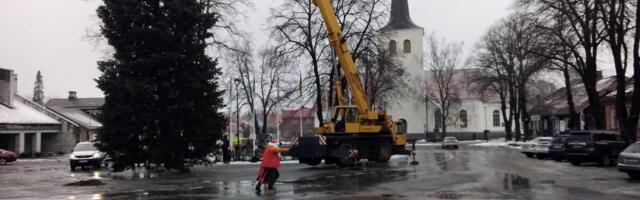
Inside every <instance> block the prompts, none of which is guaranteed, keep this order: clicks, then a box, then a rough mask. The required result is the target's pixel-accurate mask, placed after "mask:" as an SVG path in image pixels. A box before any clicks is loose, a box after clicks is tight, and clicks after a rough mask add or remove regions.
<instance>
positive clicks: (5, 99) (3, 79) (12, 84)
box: [0, 68, 18, 108]
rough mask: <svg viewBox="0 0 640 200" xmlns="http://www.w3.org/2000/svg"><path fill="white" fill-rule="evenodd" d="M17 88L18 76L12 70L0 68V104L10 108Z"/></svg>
mask: <svg viewBox="0 0 640 200" xmlns="http://www.w3.org/2000/svg"><path fill="white" fill-rule="evenodd" d="M17 88H18V76H17V75H15V74H14V73H13V70H9V69H2V68H0V104H3V105H5V106H8V107H11V108H12V107H13V99H14V98H15V95H16V91H17Z"/></svg>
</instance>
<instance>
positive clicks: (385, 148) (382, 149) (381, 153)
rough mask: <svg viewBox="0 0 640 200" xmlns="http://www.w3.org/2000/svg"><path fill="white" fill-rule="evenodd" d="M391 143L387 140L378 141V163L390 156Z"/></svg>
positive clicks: (384, 161)
mask: <svg viewBox="0 0 640 200" xmlns="http://www.w3.org/2000/svg"><path fill="white" fill-rule="evenodd" d="M391 151H392V150H391V144H389V142H380V143H378V159H377V161H378V162H380V163H386V162H388V161H389V159H390V158H391Z"/></svg>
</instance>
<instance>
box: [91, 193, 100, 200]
mask: <svg viewBox="0 0 640 200" xmlns="http://www.w3.org/2000/svg"><path fill="white" fill-rule="evenodd" d="M91 200H102V194H92V195H91Z"/></svg>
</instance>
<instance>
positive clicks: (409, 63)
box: [381, 0, 426, 134]
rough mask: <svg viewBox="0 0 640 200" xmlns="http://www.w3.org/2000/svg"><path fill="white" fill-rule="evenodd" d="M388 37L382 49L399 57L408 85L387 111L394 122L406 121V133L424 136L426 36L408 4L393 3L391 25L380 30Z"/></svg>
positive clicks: (396, 1)
mask: <svg viewBox="0 0 640 200" xmlns="http://www.w3.org/2000/svg"><path fill="white" fill-rule="evenodd" d="M381 32H382V33H383V35H384V36H385V37H384V38H382V40H381V41H382V42H383V45H387V47H388V48H389V51H390V52H391V53H392V54H395V55H396V56H397V59H398V60H399V61H400V65H401V66H402V67H403V68H404V70H405V73H404V79H405V81H406V83H407V84H408V86H409V88H408V91H405V92H406V93H405V95H403V96H402V97H399V98H397V99H395V102H389V103H388V105H387V106H386V108H385V110H386V111H387V112H389V113H391V115H392V117H393V119H394V120H399V119H405V120H407V125H408V126H407V129H408V130H407V133H409V134H424V132H425V130H426V106H425V104H426V103H425V101H424V99H423V96H424V95H423V94H424V89H422V88H423V86H422V85H423V83H424V77H425V71H424V68H423V52H424V48H423V36H424V28H422V27H420V26H417V25H416V24H415V23H413V21H412V20H411V15H410V14H409V4H408V2H407V0H391V13H390V19H389V23H388V24H387V25H386V26H385V27H383V28H382V29H381Z"/></svg>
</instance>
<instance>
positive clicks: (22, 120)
mask: <svg viewBox="0 0 640 200" xmlns="http://www.w3.org/2000/svg"><path fill="white" fill-rule="evenodd" d="M12 104H13V108H9V107H7V106H5V105H2V104H0V124H60V122H58V121H57V120H55V119H54V118H51V117H49V116H48V115H46V114H44V113H42V112H40V111H38V110H36V109H34V108H32V107H29V106H28V105H27V104H24V103H22V102H21V101H19V100H17V99H14V100H13V102H12Z"/></svg>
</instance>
